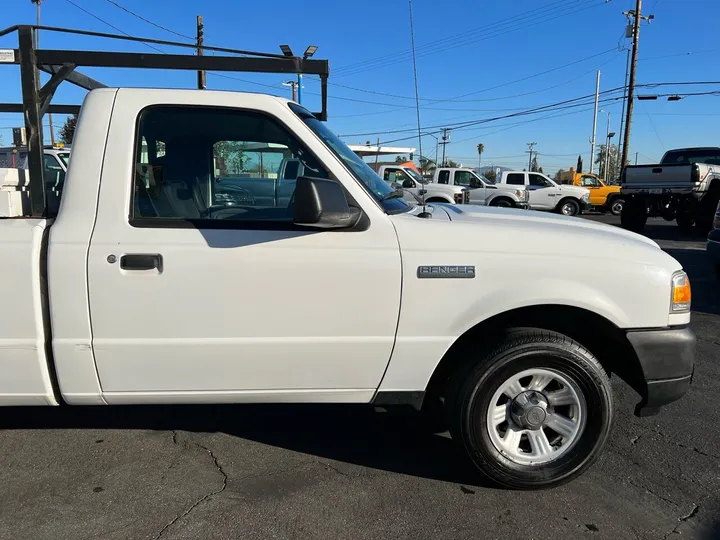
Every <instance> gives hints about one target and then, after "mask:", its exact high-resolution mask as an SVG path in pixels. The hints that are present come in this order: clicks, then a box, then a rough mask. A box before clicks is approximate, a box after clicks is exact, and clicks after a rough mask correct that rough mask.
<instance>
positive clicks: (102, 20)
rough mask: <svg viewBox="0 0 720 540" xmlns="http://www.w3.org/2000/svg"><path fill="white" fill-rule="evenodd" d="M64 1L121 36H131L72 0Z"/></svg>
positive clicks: (150, 46) (155, 48)
mask: <svg viewBox="0 0 720 540" xmlns="http://www.w3.org/2000/svg"><path fill="white" fill-rule="evenodd" d="M65 1H66V2H67V3H68V4H70V5H73V6H75V7H76V8H78V9H79V10H80V11H82V12H84V13H87V14H88V15H90V16H91V17H92V18H93V19H97V20H98V21H100V22H101V23H103V24H106V25H107V26H109V27H110V28H112V29H114V30H117V31H118V32H120V33H121V34H123V35H126V36H128V37H132V36H131V35H130V34H128V33H127V32H125V31H123V30H120V29H119V28H118V27H117V26H115V25H114V24H111V23H109V22H107V21H106V20H105V19H101V18H100V17H98V16H97V15H95V14H94V13H91V12H89V11H88V10H87V9H85V8H84V7H82V6H79V5H77V4H76V3H75V2H73V0H65ZM140 43H142V44H143V45H145V46H146V47H149V48H151V49H153V50H155V51H157V52H160V53H163V54H165V51H162V50H160V49H158V48H157V47H154V46H153V45H150V44H149V43H145V42H144V41H141V42H140Z"/></svg>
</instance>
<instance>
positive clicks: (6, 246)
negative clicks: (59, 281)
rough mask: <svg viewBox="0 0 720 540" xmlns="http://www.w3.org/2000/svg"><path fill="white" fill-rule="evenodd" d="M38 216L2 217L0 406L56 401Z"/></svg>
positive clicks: (42, 231)
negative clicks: (32, 217) (46, 316)
mask: <svg viewBox="0 0 720 540" xmlns="http://www.w3.org/2000/svg"><path fill="white" fill-rule="evenodd" d="M46 228H47V222H46V220H42V219H0V252H2V258H0V276H2V280H0V295H1V296H2V299H3V308H2V310H0V373H2V376H0V405H5V404H9V405H57V402H56V400H55V397H54V393H53V389H52V383H51V375H50V372H49V369H48V359H47V354H46V344H47V338H48V333H47V321H45V320H44V318H43V313H44V312H45V310H44V309H43V305H44V303H45V292H44V286H45V281H46V280H45V277H44V275H43V274H42V273H41V271H40V269H41V267H43V266H44V251H43V250H44V246H43V244H44V236H45V230H46Z"/></svg>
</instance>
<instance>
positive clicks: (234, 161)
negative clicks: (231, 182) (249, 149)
mask: <svg viewBox="0 0 720 540" xmlns="http://www.w3.org/2000/svg"><path fill="white" fill-rule="evenodd" d="M244 150H245V144H244V143H241V142H235V141H219V142H216V143H215V145H214V146H213V157H214V158H215V163H216V166H217V168H218V169H220V176H227V175H229V174H238V173H241V172H243V171H244V170H245V166H246V165H247V163H248V162H249V161H250V158H249V157H248V156H246V155H245V152H244Z"/></svg>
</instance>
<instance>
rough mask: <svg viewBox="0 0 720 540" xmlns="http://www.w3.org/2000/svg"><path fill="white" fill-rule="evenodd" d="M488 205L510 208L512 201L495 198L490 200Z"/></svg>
mask: <svg viewBox="0 0 720 540" xmlns="http://www.w3.org/2000/svg"><path fill="white" fill-rule="evenodd" d="M490 206H497V207H498V208H512V207H513V203H512V202H510V201H509V200H507V199H495V200H494V201H491V202H490Z"/></svg>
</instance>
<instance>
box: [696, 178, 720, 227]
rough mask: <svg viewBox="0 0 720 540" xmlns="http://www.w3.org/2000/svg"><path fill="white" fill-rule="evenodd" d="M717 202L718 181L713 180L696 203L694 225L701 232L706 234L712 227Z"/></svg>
mask: <svg viewBox="0 0 720 540" xmlns="http://www.w3.org/2000/svg"><path fill="white" fill-rule="evenodd" d="M718 202H720V181H718V180H715V181H714V182H713V184H712V186H711V188H710V191H708V193H707V194H706V195H705V196H704V197H703V198H702V200H701V201H700V204H699V205H698V209H697V216H696V218H695V226H696V227H697V229H698V230H699V231H700V232H701V233H703V234H707V233H709V232H710V229H712V226H713V221H714V220H715V212H717V208H718Z"/></svg>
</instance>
